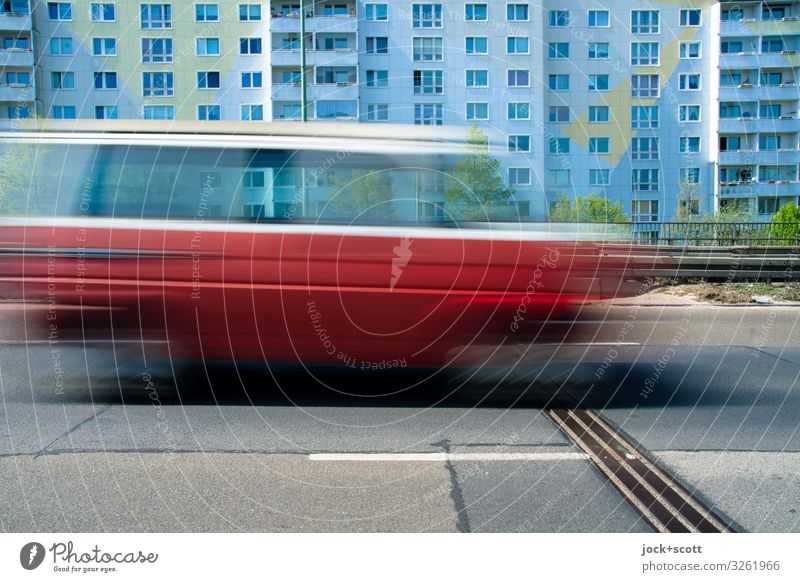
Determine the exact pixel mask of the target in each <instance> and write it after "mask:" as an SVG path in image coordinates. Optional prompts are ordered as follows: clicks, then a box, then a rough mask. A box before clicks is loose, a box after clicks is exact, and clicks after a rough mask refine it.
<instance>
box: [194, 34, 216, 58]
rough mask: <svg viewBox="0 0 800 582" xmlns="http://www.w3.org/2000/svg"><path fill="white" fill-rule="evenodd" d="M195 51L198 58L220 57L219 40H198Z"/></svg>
mask: <svg viewBox="0 0 800 582" xmlns="http://www.w3.org/2000/svg"><path fill="white" fill-rule="evenodd" d="M195 45H196V46H195V49H196V53H197V56H198V57H207V56H218V55H219V39H218V38H198V39H196V40H195Z"/></svg>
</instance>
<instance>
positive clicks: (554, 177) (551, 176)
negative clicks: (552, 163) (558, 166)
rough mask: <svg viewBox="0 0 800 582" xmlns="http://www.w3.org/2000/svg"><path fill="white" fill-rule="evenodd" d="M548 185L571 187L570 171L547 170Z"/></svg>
mask: <svg viewBox="0 0 800 582" xmlns="http://www.w3.org/2000/svg"><path fill="white" fill-rule="evenodd" d="M547 183H548V184H549V185H550V186H569V185H570V184H571V179H570V172H569V170H547Z"/></svg>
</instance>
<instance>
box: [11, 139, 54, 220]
mask: <svg viewBox="0 0 800 582" xmlns="http://www.w3.org/2000/svg"><path fill="white" fill-rule="evenodd" d="M52 159H53V152H52V148H49V147H47V146H39V145H37V144H23V143H17V144H14V145H13V146H12V145H10V144H5V145H3V146H2V147H1V148H0V216H20V215H26V214H30V213H36V212H37V211H40V210H43V209H45V208H47V207H48V202H49V201H50V200H51V199H52V196H51V193H50V192H49V189H48V188H46V187H45V184H48V183H49V182H51V181H52V179H53V174H52V172H53V171H54V170H53V167H51V164H52Z"/></svg>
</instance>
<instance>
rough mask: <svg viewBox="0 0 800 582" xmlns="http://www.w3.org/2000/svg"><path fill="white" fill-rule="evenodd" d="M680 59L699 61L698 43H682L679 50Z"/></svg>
mask: <svg viewBox="0 0 800 582" xmlns="http://www.w3.org/2000/svg"><path fill="white" fill-rule="evenodd" d="M680 57H681V58H682V59H699V58H700V43H699V42H682V43H681V48H680Z"/></svg>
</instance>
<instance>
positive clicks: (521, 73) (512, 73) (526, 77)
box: [507, 69, 531, 87]
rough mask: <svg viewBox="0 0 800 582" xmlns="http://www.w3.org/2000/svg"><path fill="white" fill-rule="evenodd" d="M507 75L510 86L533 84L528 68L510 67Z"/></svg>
mask: <svg viewBox="0 0 800 582" xmlns="http://www.w3.org/2000/svg"><path fill="white" fill-rule="evenodd" d="M507 76H508V86H509V87H530V85H531V79H530V73H529V72H528V69H509V70H508V75H507Z"/></svg>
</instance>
